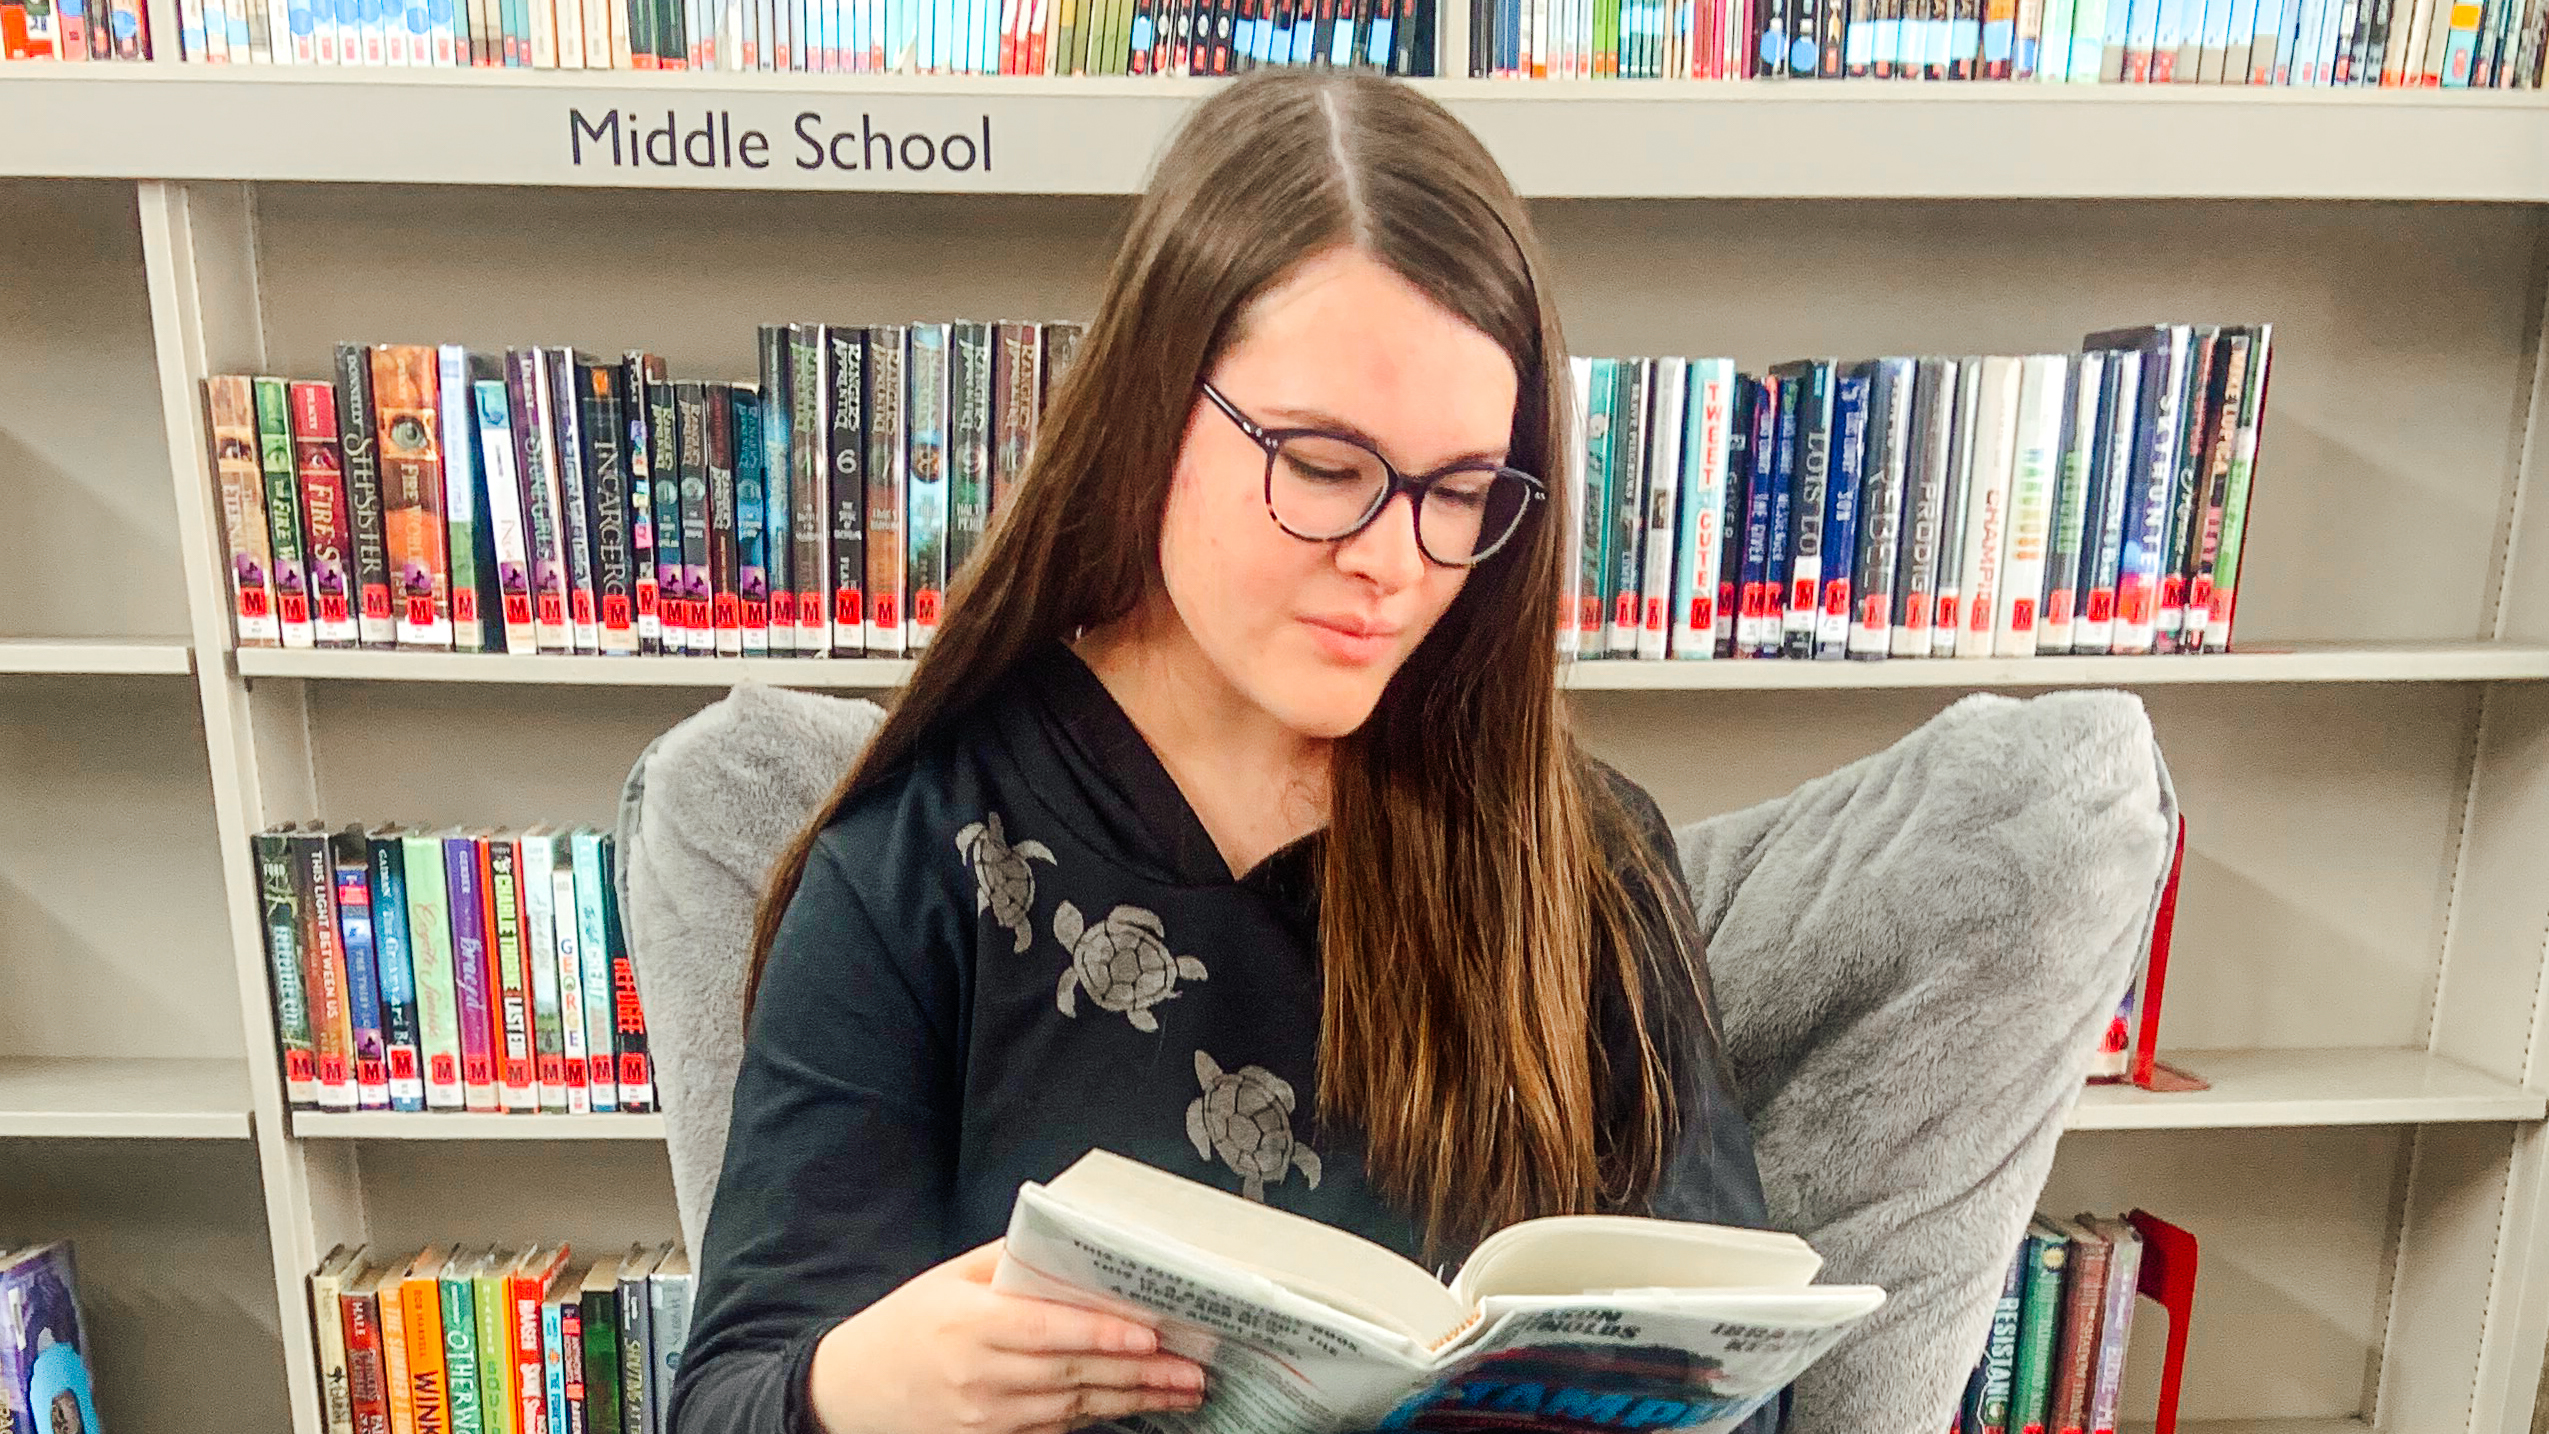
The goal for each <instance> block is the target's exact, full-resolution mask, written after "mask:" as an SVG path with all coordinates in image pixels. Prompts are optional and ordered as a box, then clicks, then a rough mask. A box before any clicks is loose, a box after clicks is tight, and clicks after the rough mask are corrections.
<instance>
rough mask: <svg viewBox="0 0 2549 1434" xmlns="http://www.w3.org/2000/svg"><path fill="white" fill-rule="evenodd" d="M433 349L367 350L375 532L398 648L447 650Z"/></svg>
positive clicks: (447, 592)
mask: <svg viewBox="0 0 2549 1434" xmlns="http://www.w3.org/2000/svg"><path fill="white" fill-rule="evenodd" d="M436 362H437V360H436V355H435V352H434V350H432V349H430V348H427V347H424V346H422V345H417V344H383V345H381V346H380V347H378V348H375V349H373V350H372V410H373V419H372V421H373V433H374V436H375V438H376V439H377V440H378V443H379V447H378V450H377V451H378V452H379V455H380V482H381V527H382V535H383V540H384V541H385V543H386V544H387V547H388V554H389V565H390V571H391V582H392V585H393V590H394V593H395V596H396V598H397V608H396V612H397V630H396V636H397V643H398V646H400V647H402V648H419V649H426V650H433V651H449V650H450V648H451V566H450V561H449V558H448V555H447V554H446V552H445V551H444V547H443V464H442V445H441V443H440V442H439V441H438V438H437V433H438V431H439V429H440V428H441V420H440V417H439V414H438V412H437V403H436V389H437V387H438V385H437V383H436V382H435V369H436Z"/></svg>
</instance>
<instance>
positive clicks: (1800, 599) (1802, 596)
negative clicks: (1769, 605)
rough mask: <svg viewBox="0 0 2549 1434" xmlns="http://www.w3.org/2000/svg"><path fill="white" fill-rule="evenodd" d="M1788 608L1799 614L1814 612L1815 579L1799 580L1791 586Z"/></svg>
mask: <svg viewBox="0 0 2549 1434" xmlns="http://www.w3.org/2000/svg"><path fill="white" fill-rule="evenodd" d="M1788 606H1789V607H1790V608H1792V609H1794V610H1795V611H1797V612H1812V611H1814V579H1812V578H1798V579H1797V580H1796V581H1795V582H1794V583H1792V584H1790V585H1789V588H1788Z"/></svg>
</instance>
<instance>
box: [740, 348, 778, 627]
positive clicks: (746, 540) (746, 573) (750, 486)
mask: <svg viewBox="0 0 2549 1434" xmlns="http://www.w3.org/2000/svg"><path fill="white" fill-rule="evenodd" d="M734 412H735V593H736V595H737V596H738V597H740V598H742V599H743V651H744V655H745V656H747V657H760V656H765V655H767V654H768V653H769V651H770V533H769V529H768V527H767V526H766V521H767V518H768V514H769V508H770V502H769V491H770V490H769V480H768V470H766V469H765V468H764V467H763V466H762V465H763V463H764V461H765V455H766V452H767V450H766V449H765V447H764V446H763V444H762V441H761V403H760V401H759V398H758V395H754V396H751V397H746V396H745V395H743V394H740V393H739V394H737V395H736V403H735V408H734Z"/></svg>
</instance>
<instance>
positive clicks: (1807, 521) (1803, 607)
mask: <svg viewBox="0 0 2549 1434" xmlns="http://www.w3.org/2000/svg"><path fill="white" fill-rule="evenodd" d="M1832 370H1833V362H1832V360H1830V359H1799V360H1796V361H1794V362H1791V363H1784V364H1780V365H1777V366H1776V367H1774V368H1772V369H1771V372H1772V373H1773V374H1776V375H1778V376H1779V377H1780V378H1782V379H1785V380H1787V381H1789V382H1791V383H1794V384H1795V385H1796V386H1797V407H1796V430H1795V432H1796V436H1795V438H1794V439H1793V440H1791V439H1789V438H1788V436H1787V434H1786V433H1785V432H1784V431H1783V432H1782V434H1781V441H1780V446H1781V447H1782V448H1783V449H1785V450H1787V451H1788V453H1789V454H1790V455H1792V456H1791V458H1790V463H1791V472H1792V474H1793V475H1794V476H1793V479H1792V481H1791V482H1790V483H1789V484H1787V485H1785V486H1786V487H1787V488H1788V491H1789V493H1790V495H1791V496H1790V510H1791V512H1792V514H1793V517H1792V519H1791V522H1792V524H1793V527H1792V530H1791V532H1790V534H1789V539H1788V542H1787V543H1786V544H1785V551H1786V553H1787V562H1788V573H1787V594H1788V598H1787V615H1786V619H1785V622H1784V624H1783V629H1782V631H1783V636H1782V639H1781V647H1782V650H1783V651H1784V652H1785V653H1786V654H1787V655H1788V656H1790V657H1799V658H1805V657H1812V656H1814V639H1815V617H1816V614H1817V613H1819V612H1820V611H1821V610H1822V608H1821V600H1822V596H1823V524H1824V517H1825V512H1826V505H1827V503H1828V501H1829V499H1828V494H1827V490H1828V488H1829V487H1830V483H1831V457H1832V431H1833V400H1834V397H1835V395H1834V393H1833V385H1832ZM1783 425H1784V416H1783Z"/></svg>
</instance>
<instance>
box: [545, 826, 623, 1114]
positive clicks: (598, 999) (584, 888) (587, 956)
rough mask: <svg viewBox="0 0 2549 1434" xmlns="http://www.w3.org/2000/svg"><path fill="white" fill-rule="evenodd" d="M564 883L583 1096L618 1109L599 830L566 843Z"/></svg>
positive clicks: (561, 900)
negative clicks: (580, 1021)
mask: <svg viewBox="0 0 2549 1434" xmlns="http://www.w3.org/2000/svg"><path fill="white" fill-rule="evenodd" d="M568 849H569V850H568V856H569V865H568V867H567V869H566V872H567V882H566V885H565V887H564V888H563V889H562V890H561V891H560V892H559V894H558V928H559V929H560V930H561V931H563V930H565V929H566V928H567V927H568V926H570V925H572V926H573V927H574V928H575V954H576V962H577V964H578V965H580V966H581V967H582V968H583V973H584V1039H585V1042H586V1044H587V1045H588V1046H589V1047H590V1050H589V1051H588V1053H587V1055H586V1081H585V1086H586V1093H587V1098H588V1099H590V1100H591V1101H592V1102H593V1108H594V1109H595V1110H597V1111H605V1112H608V1111H616V1110H618V1109H619V1071H618V1067H617V1066H616V1065H615V1064H614V1060H615V1058H616V1054H617V1052H616V1048H615V1043H614V1039H613V1026H614V1019H615V1017H614V1012H613V1009H612V999H613V998H612V992H611V957H610V949H609V946H608V944H607V943H606V942H605V941H604V940H603V939H602V840H601V835H600V833H598V832H590V831H579V832H576V833H574V834H573V836H571V837H570V838H569V839H568Z"/></svg>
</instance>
